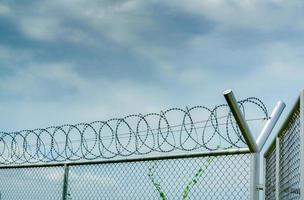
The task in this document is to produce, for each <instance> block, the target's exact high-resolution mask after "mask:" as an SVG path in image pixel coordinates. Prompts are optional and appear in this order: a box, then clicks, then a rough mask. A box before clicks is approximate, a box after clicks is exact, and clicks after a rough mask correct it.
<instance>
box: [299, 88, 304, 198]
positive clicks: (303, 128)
mask: <svg viewBox="0 0 304 200" xmlns="http://www.w3.org/2000/svg"><path fill="white" fill-rule="evenodd" d="M303 111H304V90H302V91H301V94H300V200H304V112H303Z"/></svg>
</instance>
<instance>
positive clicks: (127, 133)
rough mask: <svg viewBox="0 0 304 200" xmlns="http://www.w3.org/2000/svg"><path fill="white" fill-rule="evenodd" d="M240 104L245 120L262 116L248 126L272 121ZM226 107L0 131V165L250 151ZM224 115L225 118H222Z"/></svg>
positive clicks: (262, 108) (251, 99) (258, 102)
mask: <svg viewBox="0 0 304 200" xmlns="http://www.w3.org/2000/svg"><path fill="white" fill-rule="evenodd" d="M238 104H239V106H240V108H241V110H242V112H243V114H244V115H246V113H245V111H246V106H247V105H248V104H251V105H254V106H255V109H258V111H260V112H261V113H262V115H263V116H262V117H259V118H252V119H247V120H248V121H257V120H265V119H268V118H269V115H268V112H267V109H266V106H265V105H264V103H263V102H262V101H261V100H260V99H258V98H256V97H249V98H246V99H244V100H242V101H239V102H238ZM227 107H228V106H227V104H221V105H217V106H215V107H213V108H212V109H210V108H208V107H205V106H193V107H190V108H188V107H186V108H185V109H181V108H170V109H167V110H165V111H161V112H160V113H148V114H145V115H143V114H136V115H128V116H126V117H123V118H112V119H109V120H107V121H94V122H91V123H79V124H75V125H71V124H64V125H61V126H50V127H47V128H38V129H32V130H21V131H17V132H0V164H2V165H11V164H25V163H49V162H64V161H79V160H97V159H111V158H115V157H126V156H132V155H146V154H151V153H168V152H172V151H187V152H188V151H197V150H199V151H204V150H208V151H212V150H215V149H218V146H219V145H220V146H221V147H222V148H227V147H229V146H233V147H238V148H239V147H243V146H246V143H245V141H244V139H243V138H242V136H241V134H240V130H239V128H238V126H237V125H236V123H235V121H234V119H233V116H232V113H231V112H230V110H229V109H226V110H225V111H223V109H225V108H227ZM221 112H225V113H226V115H222V116H218V115H219V113H221ZM203 117H204V120H202V118H203ZM173 121H174V122H175V123H173Z"/></svg>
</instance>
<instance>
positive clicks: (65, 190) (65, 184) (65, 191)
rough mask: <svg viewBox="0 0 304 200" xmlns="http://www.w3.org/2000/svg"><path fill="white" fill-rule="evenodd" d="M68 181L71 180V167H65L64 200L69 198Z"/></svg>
mask: <svg viewBox="0 0 304 200" xmlns="http://www.w3.org/2000/svg"><path fill="white" fill-rule="evenodd" d="M68 179H69V165H67V164H65V165H64V174H63V190H62V200H67V196H68Z"/></svg>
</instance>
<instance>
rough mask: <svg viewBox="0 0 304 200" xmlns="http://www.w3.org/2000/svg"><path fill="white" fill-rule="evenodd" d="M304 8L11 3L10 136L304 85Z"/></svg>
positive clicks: (288, 94)
mask: <svg viewBox="0 0 304 200" xmlns="http://www.w3.org/2000/svg"><path fill="white" fill-rule="evenodd" d="M303 9H304V2H303V1H296V0H295V1H283V0H268V1H255V0H252V1H247V0H245V1H236V0H235V1H234V0H230V1H222V0H210V1H209V0H205V1H199V0H177V1H159V0H148V1H139V0H130V1H116V0H115V1H113V0H111V1H107V0H104V1H97V0H91V1H85V0H76V1H71V0H60V1H59V0H53V1H41V0H39V1H38V0H37V1H36V0H32V1H12V0H4V1H1V2H0V77H1V84H0V112H1V116H0V121H1V130H2V131H14V130H20V129H28V128H36V127H45V126H49V125H54V124H55V125H59V124H65V123H77V122H89V121H93V120H103V119H108V118H110V117H119V116H124V115H125V114H130V113H139V112H142V113H146V112H151V111H152V112H158V111H159V110H161V109H166V108H169V107H175V106H181V107H185V106H187V105H190V106H191V105H197V104H203V105H207V106H213V105H214V104H218V103H223V102H224V98H223V97H222V92H223V91H224V90H225V89H227V88H232V89H233V90H234V91H235V94H236V95H237V97H239V98H244V97H248V96H257V97H260V98H261V99H262V100H264V101H265V103H266V104H267V106H268V108H269V109H270V110H271V109H272V107H273V106H274V104H275V102H276V101H277V100H279V99H282V100H284V101H285V102H287V103H288V105H291V104H292V103H293V102H294V100H295V99H296V96H297V95H298V93H299V91H300V89H301V88H303V83H304V78H303V74H304V66H303V63H304V55H303V54H304V53H303V52H304V37H303V34H304V20H303V17H304V12H303Z"/></svg>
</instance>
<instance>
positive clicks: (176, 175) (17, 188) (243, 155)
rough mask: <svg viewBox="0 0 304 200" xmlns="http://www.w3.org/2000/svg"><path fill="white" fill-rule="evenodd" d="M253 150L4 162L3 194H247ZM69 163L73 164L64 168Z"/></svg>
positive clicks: (182, 196) (37, 196)
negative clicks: (101, 159)
mask: <svg viewBox="0 0 304 200" xmlns="http://www.w3.org/2000/svg"><path fill="white" fill-rule="evenodd" d="M250 157H251V155H250V154H249V152H247V151H244V152H239V153H238V154H231V155H215V156H199V157H184V158H183V157H180V158H167V159H161V160H158V159H156V160H142V161H131V162H129V161H128V162H114V163H94V164H81V165H79V164H78V165H64V166H51V167H46V166H40V167H34V168H33V167H29V168H28V167H26V168H5V169H1V170H0V177H1V182H0V188H1V195H2V196H1V197H2V199H12V200H13V199H32V200H38V199H39V200H40V199H50V200H51V199H60V198H62V194H63V190H64V188H65V187H64V176H65V173H68V176H67V177H68V180H66V182H65V184H66V189H67V191H66V197H65V199H73V200H74V199H121V200H123V199H161V200H164V199H183V200H186V199H224V200H228V199H229V200H230V199H231V200H233V199H248V198H249V195H250V194H249V192H250V191H249V186H250V182H249V180H250ZM65 169H68V170H65Z"/></svg>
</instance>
